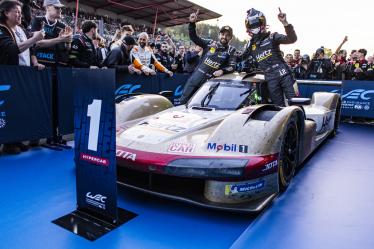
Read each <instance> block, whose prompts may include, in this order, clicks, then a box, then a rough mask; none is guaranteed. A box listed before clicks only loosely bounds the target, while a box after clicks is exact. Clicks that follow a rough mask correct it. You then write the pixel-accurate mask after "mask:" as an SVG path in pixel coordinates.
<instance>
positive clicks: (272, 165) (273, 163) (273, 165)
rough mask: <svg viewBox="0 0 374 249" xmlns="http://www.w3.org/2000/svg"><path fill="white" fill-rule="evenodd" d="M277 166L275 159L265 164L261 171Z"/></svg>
mask: <svg viewBox="0 0 374 249" xmlns="http://www.w3.org/2000/svg"><path fill="white" fill-rule="evenodd" d="M277 166H278V160H275V161H272V162H270V163H267V164H265V166H264V169H263V170H262V171H268V170H271V169H272V168H275V167H277Z"/></svg>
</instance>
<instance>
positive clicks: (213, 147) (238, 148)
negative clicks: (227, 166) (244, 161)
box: [207, 143, 248, 153]
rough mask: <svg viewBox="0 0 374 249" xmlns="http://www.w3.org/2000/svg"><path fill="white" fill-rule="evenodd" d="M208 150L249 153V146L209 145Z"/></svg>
mask: <svg viewBox="0 0 374 249" xmlns="http://www.w3.org/2000/svg"><path fill="white" fill-rule="evenodd" d="M207 149H208V150H215V151H216V152H219V151H221V150H222V151H230V152H240V153H248V145H242V144H240V145H238V144H217V143H208V146H207Z"/></svg>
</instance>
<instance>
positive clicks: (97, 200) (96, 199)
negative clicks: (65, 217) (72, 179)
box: [86, 192, 107, 210]
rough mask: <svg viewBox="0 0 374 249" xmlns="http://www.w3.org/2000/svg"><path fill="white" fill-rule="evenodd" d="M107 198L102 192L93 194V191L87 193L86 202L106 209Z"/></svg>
mask: <svg viewBox="0 0 374 249" xmlns="http://www.w3.org/2000/svg"><path fill="white" fill-rule="evenodd" d="M106 199H107V197H106V196H104V195H101V194H96V195H93V194H91V192H87V193H86V202H87V203H88V204H90V205H92V206H95V207H97V208H100V209H104V210H105V200H106Z"/></svg>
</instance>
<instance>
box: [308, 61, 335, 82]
mask: <svg viewBox="0 0 374 249" xmlns="http://www.w3.org/2000/svg"><path fill="white" fill-rule="evenodd" d="M332 71H333V66H332V63H331V61H330V60H329V59H313V60H311V61H310V64H309V67H308V79H312V80H329V79H331V78H332Z"/></svg>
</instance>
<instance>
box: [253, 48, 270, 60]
mask: <svg viewBox="0 0 374 249" xmlns="http://www.w3.org/2000/svg"><path fill="white" fill-rule="evenodd" d="M272 55H273V54H272V53H271V50H270V49H269V50H266V51H264V52H262V53H261V54H258V55H257V56H256V60H257V62H260V61H263V60H266V59H267V58H269V57H270V56H272Z"/></svg>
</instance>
